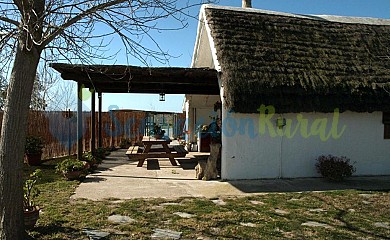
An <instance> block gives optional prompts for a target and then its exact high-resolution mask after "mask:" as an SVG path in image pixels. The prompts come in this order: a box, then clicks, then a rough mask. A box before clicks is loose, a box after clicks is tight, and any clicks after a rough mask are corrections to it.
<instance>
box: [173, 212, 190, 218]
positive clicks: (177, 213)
mask: <svg viewBox="0 0 390 240" xmlns="http://www.w3.org/2000/svg"><path fill="white" fill-rule="evenodd" d="M173 214H175V215H177V216H179V217H182V218H192V217H193V216H195V215H194V214H189V213H185V212H175V213H173Z"/></svg>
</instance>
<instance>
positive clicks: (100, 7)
mask: <svg viewBox="0 0 390 240" xmlns="http://www.w3.org/2000/svg"><path fill="white" fill-rule="evenodd" d="M126 1H127V0H116V1H110V2H108V3H102V4H99V5H97V6H94V7H91V8H89V9H87V10H85V11H84V12H81V13H80V14H78V15H77V16H75V17H73V18H71V19H70V20H69V21H67V22H65V23H64V24H62V25H61V26H59V27H58V28H57V29H56V30H55V31H54V32H52V33H51V34H50V35H49V36H48V37H47V38H46V39H45V40H44V41H43V42H42V44H41V46H42V47H45V46H46V45H48V44H49V43H50V42H51V41H52V40H53V39H54V38H56V37H57V36H58V35H59V34H61V33H62V32H63V31H64V30H65V29H66V28H67V27H69V26H71V25H73V24H75V23H76V22H78V21H80V20H81V19H83V18H84V17H86V16H88V15H90V14H92V13H96V12H97V11H99V10H104V9H107V8H108V7H111V6H114V5H116V4H119V3H122V2H126Z"/></svg>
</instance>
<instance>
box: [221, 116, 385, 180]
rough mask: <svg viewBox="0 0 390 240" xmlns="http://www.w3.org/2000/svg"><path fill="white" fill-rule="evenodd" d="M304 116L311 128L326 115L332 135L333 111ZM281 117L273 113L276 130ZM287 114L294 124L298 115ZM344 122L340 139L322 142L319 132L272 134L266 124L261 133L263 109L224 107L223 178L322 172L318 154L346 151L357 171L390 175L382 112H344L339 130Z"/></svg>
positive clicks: (308, 174)
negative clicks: (252, 111)
mask: <svg viewBox="0 0 390 240" xmlns="http://www.w3.org/2000/svg"><path fill="white" fill-rule="evenodd" d="M302 115H303V118H306V119H307V120H308V126H309V131H310V128H313V129H316V128H317V127H316V126H312V123H313V122H314V121H315V120H316V119H325V118H326V119H327V127H326V129H325V130H326V131H325V132H326V134H329V132H330V131H331V124H332V121H333V116H334V115H333V113H330V114H325V113H302ZM278 116H281V115H278ZM278 116H277V115H276V114H275V116H274V117H273V118H272V119H271V121H270V122H272V123H273V127H274V129H277V127H276V118H277V117H278ZM283 117H284V118H286V119H291V120H292V122H293V124H292V126H293V127H294V126H296V124H297V114H283ZM263 122H264V121H263ZM319 122H320V120H317V123H319ZM248 123H249V125H250V124H252V126H253V129H252V130H251V129H250V128H249V131H248ZM245 126H246V127H245ZM317 126H318V125H317ZM343 126H345V130H344V132H343V134H342V135H341V136H340V138H338V139H334V138H333V137H330V138H329V139H327V140H325V139H323V140H324V141H323V140H321V139H320V137H319V136H318V135H316V136H306V137H303V136H302V134H301V132H300V130H298V131H297V133H296V134H295V135H294V136H293V137H291V138H288V137H286V136H283V137H281V136H279V135H278V136H270V134H269V131H268V128H266V130H267V131H266V132H265V134H259V114H240V113H229V114H228V113H226V111H224V113H223V133H222V144H223V145H222V146H223V147H222V178H223V179H259V178H279V177H283V178H296V177H317V176H320V175H319V174H318V173H317V172H316V169H315V163H316V158H317V157H318V156H320V155H328V154H331V155H335V156H346V157H348V158H350V159H351V162H352V163H353V162H355V164H354V165H355V166H356V169H357V171H356V173H355V174H354V175H389V174H390V140H384V138H383V134H384V126H383V124H382V113H381V112H374V113H354V112H345V113H341V114H340V116H339V123H338V125H337V131H338V133H340V132H341V130H342V128H343ZM285 128H286V127H284V128H283V129H285ZM244 129H245V130H244ZM240 130H241V131H240ZM333 131H334V130H333Z"/></svg>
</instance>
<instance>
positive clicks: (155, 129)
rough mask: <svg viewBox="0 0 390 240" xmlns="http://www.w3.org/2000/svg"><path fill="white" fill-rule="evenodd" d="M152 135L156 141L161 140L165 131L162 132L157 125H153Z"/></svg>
mask: <svg viewBox="0 0 390 240" xmlns="http://www.w3.org/2000/svg"><path fill="white" fill-rule="evenodd" d="M152 133H153V135H154V137H155V138H156V139H161V138H162V137H164V134H165V130H162V129H161V127H160V126H159V125H157V124H154V126H153V130H152Z"/></svg>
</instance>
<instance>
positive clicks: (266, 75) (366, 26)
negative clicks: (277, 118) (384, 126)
mask: <svg viewBox="0 0 390 240" xmlns="http://www.w3.org/2000/svg"><path fill="white" fill-rule="evenodd" d="M204 11H205V16H206V24H207V25H208V27H209V28H210V30H211V31H210V33H211V37H212V41H213V43H214V46H215V48H216V56H217V60H218V64H219V66H220V67H221V69H220V70H221V73H222V74H221V78H222V82H223V85H224V90H225V92H224V95H225V100H226V105H227V107H228V108H229V109H231V110H233V111H236V112H243V113H256V112H257V108H258V107H259V106H260V105H261V104H266V105H273V106H275V108H276V110H277V111H278V112H312V111H316V112H332V111H333V110H334V108H340V111H346V110H351V111H357V112H366V111H368V112H371V111H385V110H386V111H390V94H389V93H387V92H386V91H384V90H383V88H381V87H379V85H380V84H379V85H376V86H377V88H376V90H374V89H373V85H375V84H374V83H385V82H390V26H389V25H388V24H390V21H388V20H379V19H367V18H341V17H327V18H328V19H332V21H329V20H328V19H325V17H320V16H317V17H315V16H297V15H289V14H278V13H269V12H264V11H256V10H243V9H239V8H235V9H230V8H223V7H222V8H221V7H215V6H206V7H204ZM340 21H348V22H350V23H345V22H344V23H343V22H340ZM351 22H354V23H351ZM388 89H389V90H390V84H389V85H388Z"/></svg>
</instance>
